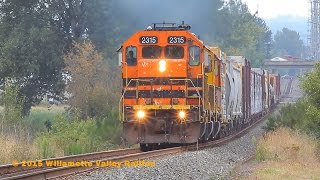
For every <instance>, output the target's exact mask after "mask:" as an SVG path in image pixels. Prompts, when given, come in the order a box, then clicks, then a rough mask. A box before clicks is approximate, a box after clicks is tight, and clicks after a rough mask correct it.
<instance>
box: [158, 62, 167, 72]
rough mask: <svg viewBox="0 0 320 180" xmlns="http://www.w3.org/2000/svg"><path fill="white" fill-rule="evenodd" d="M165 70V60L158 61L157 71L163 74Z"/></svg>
mask: <svg viewBox="0 0 320 180" xmlns="http://www.w3.org/2000/svg"><path fill="white" fill-rule="evenodd" d="M166 69H167V63H166V61H165V60H160V61H159V71H160V72H165V71H166Z"/></svg>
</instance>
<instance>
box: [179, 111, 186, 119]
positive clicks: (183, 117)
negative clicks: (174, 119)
mask: <svg viewBox="0 0 320 180" xmlns="http://www.w3.org/2000/svg"><path fill="white" fill-rule="evenodd" d="M186 116H187V115H186V112H184V111H179V118H180V119H185V118H186Z"/></svg>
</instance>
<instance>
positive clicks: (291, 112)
mask: <svg viewBox="0 0 320 180" xmlns="http://www.w3.org/2000/svg"><path fill="white" fill-rule="evenodd" d="M306 108H307V105H306V102H304V101H299V102H297V103H296V104H289V105H287V106H285V107H282V108H281V110H280V111H279V115H278V116H276V117H270V118H269V119H268V122H267V129H268V130H275V129H277V128H279V127H289V128H292V129H299V128H301V127H302V126H303V123H304V121H305V118H306V111H305V110H306Z"/></svg>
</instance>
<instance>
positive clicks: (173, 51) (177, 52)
mask: <svg viewBox="0 0 320 180" xmlns="http://www.w3.org/2000/svg"><path fill="white" fill-rule="evenodd" d="M183 55H184V49H183V47H181V46H166V49H165V56H166V58H167V59H182V58H183Z"/></svg>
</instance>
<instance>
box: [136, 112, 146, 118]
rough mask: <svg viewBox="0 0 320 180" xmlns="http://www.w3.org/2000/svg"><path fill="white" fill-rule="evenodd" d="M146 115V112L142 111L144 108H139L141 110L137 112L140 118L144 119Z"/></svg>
mask: <svg viewBox="0 0 320 180" xmlns="http://www.w3.org/2000/svg"><path fill="white" fill-rule="evenodd" d="M145 115H146V113H145V112H144V111H142V110H139V111H138V112H137V117H138V118H139V119H143V118H144V116H145Z"/></svg>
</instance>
